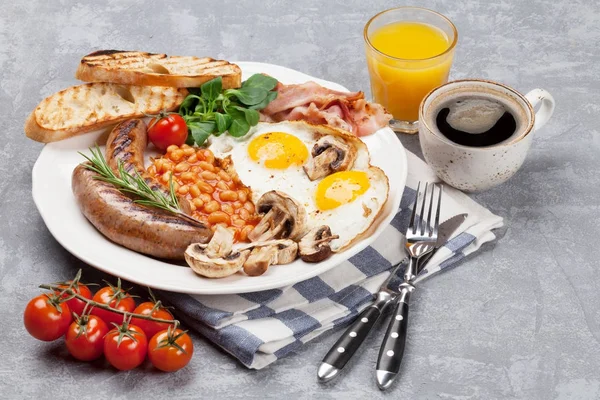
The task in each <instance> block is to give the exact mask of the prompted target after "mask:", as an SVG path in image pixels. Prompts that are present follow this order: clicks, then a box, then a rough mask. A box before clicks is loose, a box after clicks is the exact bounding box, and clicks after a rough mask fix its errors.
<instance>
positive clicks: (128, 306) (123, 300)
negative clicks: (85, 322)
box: [91, 280, 135, 327]
mask: <svg viewBox="0 0 600 400" xmlns="http://www.w3.org/2000/svg"><path fill="white" fill-rule="evenodd" d="M92 300H94V301H96V302H98V303H102V304H107V305H109V306H110V307H112V308H115V309H117V310H121V311H127V312H132V311H133V310H134V309H135V300H134V299H133V297H131V296H130V295H129V294H128V293H127V292H126V291H124V290H123V289H121V280H119V284H118V285H117V286H116V287H115V286H112V285H109V286H105V287H103V288H102V289H100V290H98V291H97V292H96V294H95V295H94V297H93V298H92ZM91 314H93V315H97V316H98V317H100V318H102V320H104V322H106V325H108V326H109V327H110V326H112V323H115V324H121V322H123V314H119V313H115V312H112V311H108V310H103V309H101V308H98V307H94V308H93V309H92V312H91Z"/></svg>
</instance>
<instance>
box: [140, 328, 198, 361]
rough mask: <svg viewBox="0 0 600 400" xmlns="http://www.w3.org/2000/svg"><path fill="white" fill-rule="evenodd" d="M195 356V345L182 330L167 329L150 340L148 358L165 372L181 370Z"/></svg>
mask: <svg viewBox="0 0 600 400" xmlns="http://www.w3.org/2000/svg"><path fill="white" fill-rule="evenodd" d="M193 354H194V343H192V339H191V338H190V336H189V335H188V334H187V333H186V332H185V331H182V330H181V329H175V330H173V329H167V330H165V331H162V332H159V333H157V334H156V335H154V336H153V337H152V339H150V343H149V344H148V358H150V362H151V363H152V365H154V366H155V367H156V368H158V369H160V370H161V371H165V372H173V371H177V370H180V369H181V368H183V367H185V366H186V365H188V363H189V362H190V360H191V359H192V355H193Z"/></svg>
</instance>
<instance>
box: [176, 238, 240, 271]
mask: <svg viewBox="0 0 600 400" xmlns="http://www.w3.org/2000/svg"><path fill="white" fill-rule="evenodd" d="M232 246H233V233H232V232H231V231H230V230H229V229H227V228H223V227H222V226H217V229H216V230H215V233H214V234H213V236H212V238H211V240H210V242H209V243H208V244H200V243H194V244H191V245H189V246H188V248H187V249H186V250H185V253H184V256H185V260H186V261H187V263H188V265H189V266H190V267H191V268H192V270H193V271H194V272H195V273H197V274H198V275H202V276H205V277H207V278H224V277H226V276H229V275H233V274H235V273H236V272H238V271H239V270H241V269H242V267H243V265H244V262H245V261H246V259H247V258H248V256H249V255H250V250H249V249H246V250H238V251H235V252H232V251H231V249H232Z"/></svg>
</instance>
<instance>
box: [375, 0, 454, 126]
mask: <svg viewBox="0 0 600 400" xmlns="http://www.w3.org/2000/svg"><path fill="white" fill-rule="evenodd" d="M364 36H365V43H366V53H367V64H368V67H369V76H370V78H371V92H372V95H373V99H374V100H375V101H376V102H377V103H380V104H382V105H383V106H384V107H385V108H386V109H387V110H388V112H390V113H391V114H392V115H393V116H394V119H393V120H392V121H391V122H390V125H391V126H392V128H393V129H394V130H395V131H397V132H404V133H416V132H417V131H418V119H419V104H420V103H421V100H423V98H424V97H425V95H426V94H427V93H429V91H431V90H432V89H433V88H435V87H437V86H440V85H441V84H443V83H446V82H447V81H448V74H449V73H450V66H451V65H452V58H453V57H454V47H455V46H456V42H457V41H458V32H457V31H456V27H455V26H454V24H453V23H452V22H451V21H450V20H449V19H448V18H446V17H445V16H443V15H442V14H439V13H437V12H435V11H431V10H428V9H425V8H419V7H399V8H392V9H390V10H386V11H382V12H380V13H379V14H377V15H375V16H374V17H373V18H371V19H370V20H369V22H367V25H366V26H365V31H364Z"/></svg>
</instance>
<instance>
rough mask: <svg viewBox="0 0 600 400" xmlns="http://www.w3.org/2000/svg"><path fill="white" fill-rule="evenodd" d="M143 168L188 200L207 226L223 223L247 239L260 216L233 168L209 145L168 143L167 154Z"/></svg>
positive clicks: (238, 238) (194, 212) (240, 237)
mask: <svg viewBox="0 0 600 400" xmlns="http://www.w3.org/2000/svg"><path fill="white" fill-rule="evenodd" d="M146 172H147V173H148V174H149V175H151V176H153V177H155V178H156V179H157V180H158V181H159V182H161V183H162V184H163V185H165V186H166V187H168V185H169V179H170V178H171V177H172V178H173V185H174V187H175V190H177V193H178V194H179V195H180V196H182V197H184V198H186V199H188V200H189V201H190V206H191V208H192V216H193V217H194V218H196V219H198V220H200V221H202V222H204V223H206V224H207V225H208V226H209V227H210V228H213V229H214V228H215V227H216V225H223V226H226V227H229V228H230V229H233V230H234V231H235V239H236V241H242V242H243V241H247V240H248V239H247V236H248V233H249V232H250V231H251V230H252V229H253V228H254V227H255V226H256V224H257V223H258V221H259V220H260V218H259V217H258V216H257V215H256V213H255V212H254V210H255V207H254V204H253V203H252V200H251V196H250V189H249V188H248V187H246V186H244V184H243V183H242V182H241V181H240V180H239V178H238V177H237V174H235V172H234V171H226V170H225V169H223V168H222V165H221V163H220V161H219V160H217V159H215V156H214V154H213V153H212V152H211V151H210V150H208V149H202V148H197V147H192V146H189V145H187V144H183V145H182V146H176V145H171V146H169V147H167V151H166V154H165V155H163V156H161V157H159V158H156V159H154V160H152V164H151V165H150V166H149V167H148V168H147V169H146Z"/></svg>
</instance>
